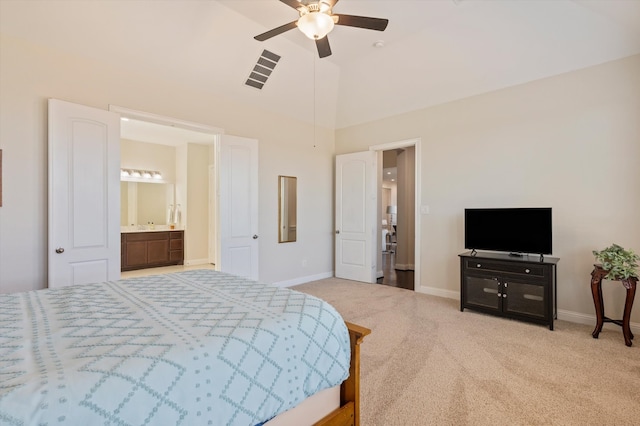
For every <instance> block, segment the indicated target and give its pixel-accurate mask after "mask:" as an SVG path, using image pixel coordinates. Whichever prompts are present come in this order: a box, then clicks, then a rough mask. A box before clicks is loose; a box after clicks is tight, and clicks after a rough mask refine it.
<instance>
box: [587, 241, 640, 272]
mask: <svg viewBox="0 0 640 426" xmlns="http://www.w3.org/2000/svg"><path fill="white" fill-rule="evenodd" d="M593 255H594V256H595V257H596V260H597V261H599V262H601V263H602V268H603V269H604V270H605V271H608V274H607V275H606V276H605V278H606V279H608V280H620V279H627V278H631V277H635V278H638V272H637V269H638V260H640V256H638V255H637V254H635V253H634V252H633V250H625V249H624V248H622V247H620V246H619V245H618V244H612V245H611V246H609V247H607V248H605V249H604V250H601V251H597V250H593Z"/></svg>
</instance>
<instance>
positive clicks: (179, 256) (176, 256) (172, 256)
mask: <svg viewBox="0 0 640 426" xmlns="http://www.w3.org/2000/svg"><path fill="white" fill-rule="evenodd" d="M169 260H171V261H179V262H180V264H182V261H183V260H184V253H183V252H182V250H171V251H170V252H169Z"/></svg>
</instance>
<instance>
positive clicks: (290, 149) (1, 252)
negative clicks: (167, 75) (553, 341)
mask: <svg viewBox="0 0 640 426" xmlns="http://www.w3.org/2000/svg"><path fill="white" fill-rule="evenodd" d="M241 80H242V79H239V80H238V83H237V84H243V81H241ZM230 84H233V83H232V82H230ZM247 90H252V89H248V88H247ZM48 98H58V99H63V100H66V101H69V102H75V103H78V104H83V105H87V106H91V107H95V108H101V109H105V110H107V109H108V107H109V105H110V104H113V105H118V106H122V107H125V108H130V109H134V110H139V111H146V112H150V113H154V114H159V115H163V116H167V117H175V118H178V119H182V120H187V121H191V122H197V123H203V124H206V125H210V126H217V127H221V128H224V129H225V132H226V133H228V134H232V135H238V136H244V137H249V138H255V139H258V140H259V155H260V156H259V164H260V166H259V167H260V171H259V177H260V189H259V190H260V195H259V205H260V223H259V227H260V229H259V233H260V280H261V281H264V282H287V281H291V280H294V279H295V280H298V279H300V277H316V276H319V275H327V274H331V272H332V271H333V232H332V229H333V219H332V218H333V154H334V134H333V132H332V131H330V130H327V129H322V128H320V129H318V130H317V132H316V144H315V146H314V144H313V128H312V126H311V125H309V124H306V123H301V122H296V121H291V120H289V119H286V118H284V117H281V116H278V115H274V114H273V113H271V112H270V111H266V110H258V109H255V108H253V107H252V106H250V105H238V104H236V103H234V101H233V100H230V99H225V98H223V97H221V96H217V95H216V94H212V93H207V92H206V90H199V91H196V90H192V89H190V88H187V87H186V86H181V85H180V83H179V82H175V81H167V80H162V79H158V78H155V77H154V76H153V75H143V74H138V73H136V72H135V71H132V70H127V69H125V68H123V67H120V66H118V64H105V63H100V62H96V61H93V60H88V59H84V58H80V57H77V56H72V55H68V54H66V53H62V52H60V51H55V50H52V49H49V48H44V47H40V46H36V45H32V44H30V43H27V42H24V41H22V40H19V39H15V38H11V37H7V36H5V35H0V148H1V149H3V163H4V164H3V174H4V176H3V178H4V179H3V183H4V187H3V207H0V292H14V291H21V290H33V289H40V288H44V287H45V286H46V282H47V277H46V274H47V237H46V235H47V109H46V103H47V99H48ZM179 173H180V171H179V170H176V174H179ZM278 175H289V176H296V177H298V185H299V187H298V191H299V195H300V196H299V198H298V241H297V242H296V243H288V244H278V221H277V212H278V185H277V182H278V180H277V177H278ZM176 189H177V188H176ZM303 263H304V265H306V266H303Z"/></svg>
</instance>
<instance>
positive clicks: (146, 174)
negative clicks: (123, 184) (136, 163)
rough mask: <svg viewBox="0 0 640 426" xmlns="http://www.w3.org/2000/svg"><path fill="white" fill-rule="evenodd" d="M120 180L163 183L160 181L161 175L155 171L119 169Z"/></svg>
mask: <svg viewBox="0 0 640 426" xmlns="http://www.w3.org/2000/svg"><path fill="white" fill-rule="evenodd" d="M120 180H124V181H131V182H145V181H149V182H158V183H164V181H163V180H162V173H160V172H159V171H157V170H139V169H120Z"/></svg>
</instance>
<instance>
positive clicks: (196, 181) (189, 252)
mask: <svg viewBox="0 0 640 426" xmlns="http://www.w3.org/2000/svg"><path fill="white" fill-rule="evenodd" d="M185 223H186V230H185V262H186V263H187V264H191V263H206V261H207V260H208V257H209V147H208V146H206V145H198V144H195V143H190V144H187V218H186V222H185Z"/></svg>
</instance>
